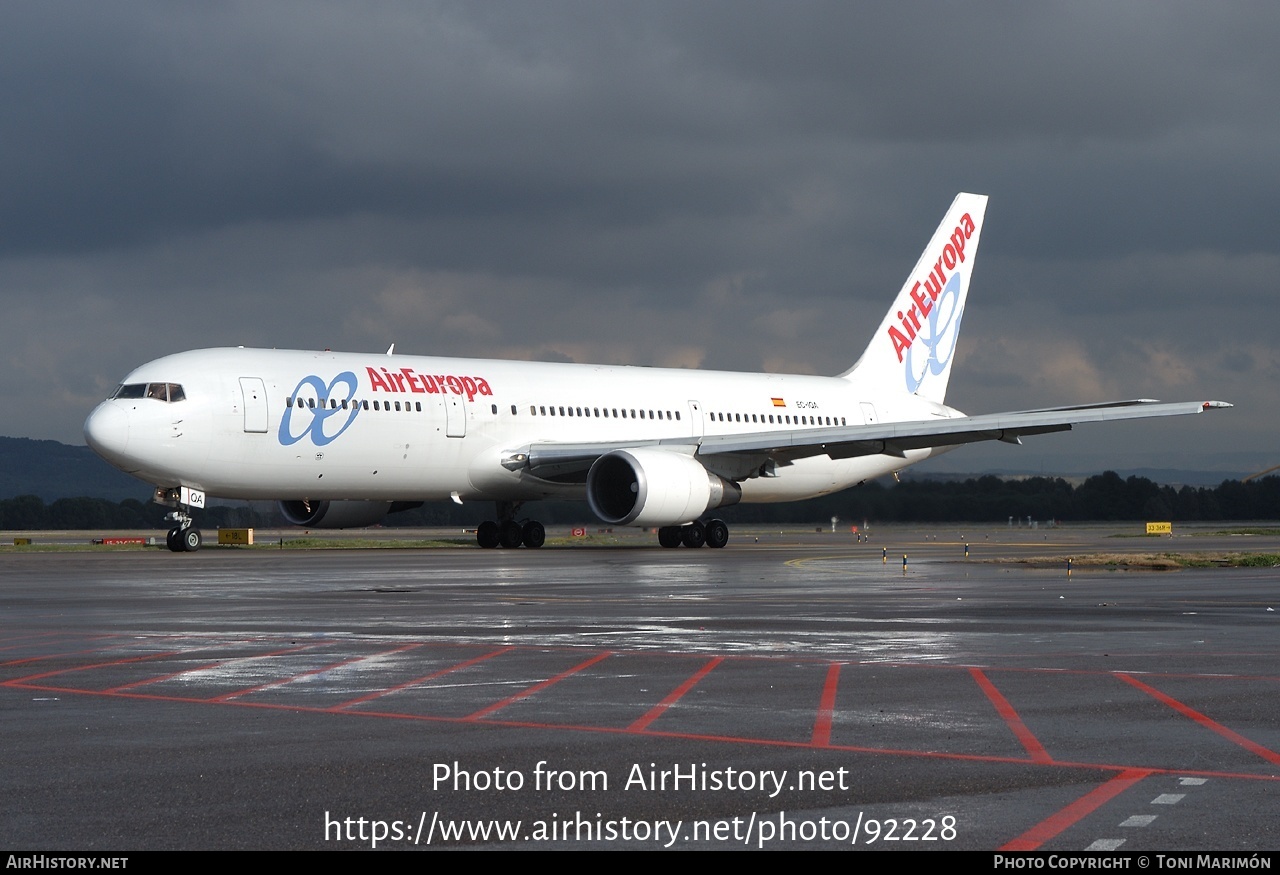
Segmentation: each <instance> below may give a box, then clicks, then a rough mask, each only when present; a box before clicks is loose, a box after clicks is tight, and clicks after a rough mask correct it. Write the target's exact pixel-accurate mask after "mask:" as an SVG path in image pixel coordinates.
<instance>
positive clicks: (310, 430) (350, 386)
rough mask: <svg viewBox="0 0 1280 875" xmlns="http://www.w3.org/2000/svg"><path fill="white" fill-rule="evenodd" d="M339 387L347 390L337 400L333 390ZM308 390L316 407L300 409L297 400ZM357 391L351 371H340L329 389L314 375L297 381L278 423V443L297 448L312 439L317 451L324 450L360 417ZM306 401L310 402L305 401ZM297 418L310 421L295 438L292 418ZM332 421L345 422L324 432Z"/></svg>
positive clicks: (357, 386) (358, 385)
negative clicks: (296, 446) (317, 448)
mask: <svg viewBox="0 0 1280 875" xmlns="http://www.w3.org/2000/svg"><path fill="white" fill-rule="evenodd" d="M340 385H343V386H346V387H347V396H346V397H345V398H342V397H340V396H339V395H336V394H335V393H334V390H335V387H338V386H340ZM307 386H310V387H311V388H312V389H313V390H315V394H316V397H315V399H314V403H315V406H314V407H312V406H310V405H307V406H303V407H299V406H298V396H299V395H300V394H302V392H303V390H304V389H305V388H306V387H307ZM359 388H360V383H359V381H358V380H357V379H356V375H355V374H354V373H352V372H351V371H343V372H342V373H341V374H338V376H336V377H334V378H333V380H332V381H331V382H330V383H329V385H327V386H326V385H325V383H324V380H323V379H321V378H320V377H317V376H316V375H315V374H309V375H308V376H305V377H303V378H302V379H301V380H299V381H298V385H297V386H295V387H294V390H293V393H292V394H291V396H290V401H291V403H290V404H289V406H288V407H287V408H285V411H284V417H283V418H281V420H280V443H281V445H282V446H286V447H287V446H290V445H292V444H296V443H297V442H298V441H300V440H302V439H303V438H305V437H310V438H311V443H313V444H315V445H316V446H317V447H323V446H325V445H326V444H329V443H332V442H333V441H335V440H337V438H338V437H339V436H340V435H341V434H342V433H343V432H344V431H346V430H347V429H348V428H350V427H351V423H353V422H355V421H356V416H357V415H358V414H359V413H360V404H359V403H358V402H355V401H353V399H354V398H355V395H356V392H357V391H358V390H359ZM308 400H309V401H310V400H311V399H308ZM294 414H297V415H298V416H299V417H300V418H301V417H302V415H303V414H306V415H307V416H309V417H310V421H309V422H308V423H307V425H306V427H305V428H304V429H302V431H301V432H299V433H298V434H294V432H293V417H294ZM333 417H338V420H337V421H339V422H341V421H342V418H343V417H346V421H345V422H342V425H341V426H340V427H339V428H338V429H337V431H332V433H330V431H331V430H332V428H333V425H330V426H329V428H328V430H326V426H325V423H327V422H329V420H330V419H332V418H333Z"/></svg>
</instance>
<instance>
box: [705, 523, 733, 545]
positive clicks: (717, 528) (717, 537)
mask: <svg viewBox="0 0 1280 875" xmlns="http://www.w3.org/2000/svg"><path fill="white" fill-rule="evenodd" d="M706 533H707V546H708V547H717V548H718V547H723V546H724V545H725V544H727V543H729V526H728V525H726V524H725V521H724V520H709V521H708V522H707V525H706Z"/></svg>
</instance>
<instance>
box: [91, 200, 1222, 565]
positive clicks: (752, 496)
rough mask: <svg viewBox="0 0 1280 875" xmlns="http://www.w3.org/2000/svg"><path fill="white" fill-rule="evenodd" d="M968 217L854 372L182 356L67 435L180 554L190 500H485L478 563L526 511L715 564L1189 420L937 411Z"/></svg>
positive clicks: (925, 262)
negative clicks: (1004, 451) (893, 499)
mask: <svg viewBox="0 0 1280 875" xmlns="http://www.w3.org/2000/svg"><path fill="white" fill-rule="evenodd" d="M986 205H987V198H986V197H985V196H983V195H976V194H960V195H959V196H957V197H956V199H955V201H954V202H953V203H952V204H951V208H950V209H949V210H948V211H947V214H946V217H945V218H944V219H943V220H942V224H941V225H939V226H938V229H937V231H935V232H934V235H933V238H932V239H931V240H930V241H929V244H928V246H926V247H925V250H924V253H923V254H922V255H921V257H920V260H919V261H918V262H917V263H916V266H915V268H914V269H913V270H912V271H911V273H910V275H909V276H908V277H907V281H906V283H905V284H904V285H903V286H902V289H901V291H899V292H898V295H897V297H896V298H895V299H894V301H893V305H892V306H891V307H890V308H889V312H888V313H887V314H886V315H885V317H884V321H883V322H881V324H880V327H879V328H877V329H876V332H875V334H874V335H873V336H872V338H871V342H870V343H869V344H868V345H867V348H866V350H865V351H864V352H863V354H862V357H861V358H859V359H858V361H857V363H856V364H854V365H853V367H851V368H849V370H847V371H845V372H844V373H843V374H840V375H838V376H834V377H813V376H801V375H793V374H748V373H730V372H718V371H697V370H667V369H659V368H648V367H643V368H642V367H614V366H604V365H579V364H554V363H546V362H516V361H495V360H486V359H464V358H435V357H426V356H408V355H395V354H392V350H388V351H387V354H385V355H370V354H365V353H334V352H327V351H326V352H305V351H290V350H267V349H243V348H237V349H201V350H195V351H193V352H183V353H178V354H176V355H170V356H165V357H164V358H160V359H156V360H155V361H152V362H148V363H147V364H145V365H142V366H141V367H139V368H137V369H136V370H134V371H133V372H132V373H130V374H129V375H128V376H127V377H125V378H124V381H123V382H122V383H121V384H120V385H119V386H118V387H117V388H116V390H115V391H114V392H113V393H112V394H111V397H110V398H108V399H107V400H106V401H103V402H102V403H101V404H99V405H98V406H97V407H96V408H95V409H94V410H93V412H92V413H90V414H89V417H88V419H87V420H86V421H85V425H84V433H85V439H86V441H87V442H88V444H89V446H91V447H92V448H93V449H94V450H96V451H97V452H98V454H99V455H101V456H102V457H103V458H104V459H106V460H107V461H108V462H110V463H112V464H113V465H115V466H116V467H118V468H120V469H121V470H124V471H127V472H128V473H130V474H133V475H134V476H136V477H139V478H141V479H143V480H146V481H148V482H149V483H151V484H153V485H154V486H155V487H156V490H155V500H156V501H158V502H160V503H161V504H165V505H168V506H171V507H173V508H174V511H173V512H172V513H170V514H169V517H168V519H170V520H172V522H173V527H172V528H171V529H170V531H169V536H168V545H169V548H170V549H171V550H174V551H175V552H180V551H190V550H196V549H198V548H199V546H200V543H201V535H200V531H199V530H198V529H197V528H195V527H194V526H193V525H192V518H191V514H190V510H191V509H192V508H197V507H203V506H204V502H205V498H206V496H209V495H212V496H220V497H223V498H237V499H273V500H276V501H279V503H280V508H281V510H282V511H283V513H284V515H285V517H286V518H287V519H288V520H289V521H290V522H291V523H294V524H297V525H300V526H307V527H310V528H343V527H356V526H367V525H372V524H374V523H377V522H378V521H379V520H381V519H382V518H383V517H384V516H386V515H387V514H388V513H394V512H396V511H397V510H403V509H406V508H409V507H416V506H417V505H418V504H420V503H421V502H423V501H425V500H430V499H444V498H452V499H453V500H454V501H457V502H460V503H461V502H466V501H488V502H494V503H495V505H496V513H495V518H494V519H493V520H490V521H487V522H485V523H483V524H481V525H480V527H479V529H478V531H477V540H478V541H479V543H480V545H481V546H483V547H495V546H503V547H518V546H520V545H521V544H523V545H524V546H526V547H538V546H541V545H542V543H543V540H544V537H545V532H544V529H543V526H542V525H541V524H540V523H539V522H538V521H537V520H534V519H528V518H525V517H523V516H522V515H521V510H522V508H523V506H524V505H525V504H526V503H527V502H532V501H537V500H542V499H568V500H582V499H585V500H586V501H587V503H588V504H589V505H590V507H591V511H592V512H593V513H594V514H595V515H596V516H597V517H599V518H600V519H601V520H602V521H604V522H605V523H608V524H611V525H618V526H656V527H658V541H659V543H661V544H662V545H663V546H664V547H675V546H678V545H680V544H684V545H685V546H688V547H699V546H702V545H703V544H707V545H708V546H711V547H723V546H724V545H725V544H726V543H727V542H728V540H729V529H728V526H726V525H725V523H724V522H723V521H721V520H719V519H715V518H708V516H709V514H710V513H711V512H712V511H714V510H715V509H716V508H720V507H726V506H728V505H732V504H736V503H738V502H766V501H770V502H771V501H795V500H798V499H804V498H811V497H814V496H818V495H826V494H828V493H831V492H836V491H839V490H841V489H847V488H848V487H850V486H854V485H856V484H859V483H862V482H864V481H866V480H869V479H872V478H875V477H880V476H882V475H884V474H888V473H891V472H894V471H898V470H899V469H902V468H905V467H906V466H908V465H912V464H915V463H916V462H919V461H921V460H923V459H927V458H929V457H930V456H931V455H934V454H936V453H939V452H943V451H946V450H949V449H952V448H954V447H955V446H957V445H960V444H965V443H971V442H975V441H987V440H999V441H1005V442H1008V443H1019V442H1020V441H1019V439H1020V438H1021V437H1023V436H1026V435H1036V434H1044V433H1047V432H1056V431H1065V430H1068V429H1070V428H1071V427H1072V426H1073V425H1074V424H1077V423H1086V422H1099V421H1104V420H1116V419H1137V418H1143V417H1151V416H1176V415H1180V414H1190V413H1200V412H1203V411H1206V410H1211V409H1214V408H1219V407H1229V406H1230V405H1229V404H1225V403H1221V402H1217V401H1205V402H1183V403H1158V402H1155V401H1150V400H1135V401H1121V402H1114V403H1106V404H1089V405H1083V406H1074V407H1056V408H1049V409H1043V410H1030V411H1020V412H1016V413H993V414H984V415H979V416H965V415H963V414H962V413H960V412H959V411H958V410H955V409H953V408H951V407H947V406H946V405H945V404H944V403H943V398H944V395H945V393H946V389H947V381H948V379H949V378H950V376H951V365H952V361H953V356H954V353H955V349H956V339H957V336H958V335H959V331H960V323H961V317H962V316H963V315H964V309H965V303H966V300H967V298H968V293H969V280H970V277H971V275H972V272H973V263H974V255H975V253H976V251H977V248H978V239H979V236H980V234H981V233H982V221H983V216H984V213H985V211H986Z"/></svg>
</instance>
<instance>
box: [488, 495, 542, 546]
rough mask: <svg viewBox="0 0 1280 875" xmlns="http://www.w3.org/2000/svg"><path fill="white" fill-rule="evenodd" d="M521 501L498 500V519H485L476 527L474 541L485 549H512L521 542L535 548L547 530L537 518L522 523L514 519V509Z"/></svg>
mask: <svg viewBox="0 0 1280 875" xmlns="http://www.w3.org/2000/svg"><path fill="white" fill-rule="evenodd" d="M521 503H522V502H511V501H499V502H498V519H499V522H494V521H493V520H485V521H484V522H482V523H481V524H480V525H479V527H477V528H476V543H478V544H479V545H480V546H481V547H484V548H485V549H492V548H493V547H505V548H506V549H508V550H514V549H515V548H516V547H519V546H520V545H521V544H523V545H524V546H526V547H528V548H530V549H531V550H536V549H537V548H538V547H541V546H542V545H543V544H544V543H545V542H546V540H547V530H546V529H544V528H543V527H542V523H540V522H538V521H537V520H525V521H524V522H523V523H520V522H517V521H516V519H515V515H516V511H517V510H519V509H520V505H521Z"/></svg>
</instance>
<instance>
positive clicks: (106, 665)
mask: <svg viewBox="0 0 1280 875" xmlns="http://www.w3.org/2000/svg"><path fill="white" fill-rule="evenodd" d="M182 652H183V651H181V650H168V651H165V652H163V653H149V654H147V655H146V656H133V657H130V658H128V659H114V660H112V661H110V662H94V663H90V664H89V665H73V666H71V667H70V668H59V669H56V670H54V671H45V672H40V673H39V674H29V675H25V676H23V677H20V678H14V679H13V680H9V681H5V682H4V683H3V684H0V686H12V685H17V684H29V683H31V681H38V680H41V679H42V678H51V677H53V676H55V675H60V674H70V673H71V672H75V671H89V670H90V669H95V668H111V667H112V666H116V665H128V664H130V663H133V662H146V661H147V660H149V659H165V658H167V657H170V656H179V655H181V654H182Z"/></svg>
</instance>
